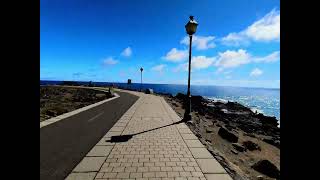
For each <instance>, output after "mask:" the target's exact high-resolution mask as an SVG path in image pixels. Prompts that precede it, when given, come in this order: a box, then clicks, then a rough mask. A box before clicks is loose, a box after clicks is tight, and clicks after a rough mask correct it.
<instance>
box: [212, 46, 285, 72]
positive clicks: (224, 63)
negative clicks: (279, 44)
mask: <svg viewBox="0 0 320 180" xmlns="http://www.w3.org/2000/svg"><path fill="white" fill-rule="evenodd" d="M216 59H217V61H216V62H215V63H214V65H215V66H217V67H218V70H217V71H216V73H221V72H223V71H224V70H225V69H229V68H236V67H238V66H241V65H245V64H249V63H252V62H255V63H272V62H276V61H278V60H279V59H280V51H275V52H273V53H271V54H269V55H267V56H262V57H258V56H252V55H251V54H250V53H248V52H247V51H246V50H243V49H239V50H238V51H231V50H227V51H225V52H222V53H218V56H217V57H216Z"/></svg>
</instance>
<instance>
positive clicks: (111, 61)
mask: <svg viewBox="0 0 320 180" xmlns="http://www.w3.org/2000/svg"><path fill="white" fill-rule="evenodd" d="M118 62H119V61H117V60H115V59H113V58H112V57H108V58H107V59H105V60H103V65H115V64H117V63H118Z"/></svg>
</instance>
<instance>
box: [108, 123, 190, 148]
mask: <svg viewBox="0 0 320 180" xmlns="http://www.w3.org/2000/svg"><path fill="white" fill-rule="evenodd" d="M188 121H190V120H189V119H186V118H183V119H181V120H180V121H178V122H174V123H171V124H168V125H165V126H161V127H157V128H153V129H149V130H146V131H142V132H138V133H134V134H126V135H120V136H111V139H110V140H106V142H111V143H117V142H127V141H129V140H130V139H131V138H133V137H134V136H135V135H138V134H143V133H146V132H150V131H154V130H157V129H161V128H164V127H168V126H172V125H176V124H180V123H184V122H188Z"/></svg>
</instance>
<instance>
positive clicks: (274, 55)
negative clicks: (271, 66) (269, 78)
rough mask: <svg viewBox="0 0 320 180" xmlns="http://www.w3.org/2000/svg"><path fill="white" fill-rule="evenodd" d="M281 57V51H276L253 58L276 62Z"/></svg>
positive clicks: (257, 60)
mask: <svg viewBox="0 0 320 180" xmlns="http://www.w3.org/2000/svg"><path fill="white" fill-rule="evenodd" d="M279 59H280V51H275V52H273V53H271V54H269V55H267V56H265V57H256V58H254V59H253V61H255V62H276V61H278V60H279Z"/></svg>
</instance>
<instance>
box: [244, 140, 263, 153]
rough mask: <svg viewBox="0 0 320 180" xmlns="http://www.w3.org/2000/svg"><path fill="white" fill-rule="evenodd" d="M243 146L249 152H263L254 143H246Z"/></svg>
mask: <svg viewBox="0 0 320 180" xmlns="http://www.w3.org/2000/svg"><path fill="white" fill-rule="evenodd" d="M242 144H243V146H244V147H245V148H246V149H248V150H249V151H254V150H259V151H261V148H260V146H259V145H258V144H256V143H254V142H252V141H244V142H243V143H242Z"/></svg>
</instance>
